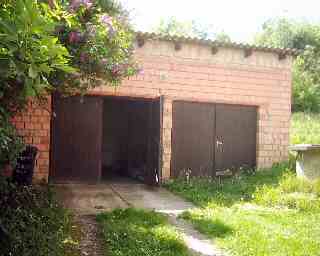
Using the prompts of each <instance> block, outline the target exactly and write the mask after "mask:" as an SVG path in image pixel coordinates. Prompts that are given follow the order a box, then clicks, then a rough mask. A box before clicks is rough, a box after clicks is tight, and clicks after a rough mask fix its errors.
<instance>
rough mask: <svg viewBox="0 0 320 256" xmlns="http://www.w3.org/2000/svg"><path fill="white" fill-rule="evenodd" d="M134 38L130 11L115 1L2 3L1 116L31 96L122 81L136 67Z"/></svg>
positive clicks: (4, 125) (43, 97) (17, 0)
mask: <svg viewBox="0 0 320 256" xmlns="http://www.w3.org/2000/svg"><path fill="white" fill-rule="evenodd" d="M132 40H133V31H132V29H131V27H130V24H129V20H128V13H127V12H126V11H125V10H124V9H123V8H122V7H121V6H120V5H119V4H117V3H116V2H114V1H113V0H72V1H65V0H56V1H55V0H42V1H41V0H2V1H0V115H1V116H0V118H1V119H3V118H2V117H3V115H4V114H5V115H6V117H5V118H6V120H7V119H8V116H9V118H10V116H13V115H14V114H15V113H16V112H17V111H19V110H22V109H23V108H24V107H25V106H26V105H27V102H28V100H29V98H30V97H33V99H34V100H38V101H40V102H41V101H43V100H46V96H47V95H48V94H50V93H52V92H54V91H59V92H61V93H68V94H74V93H83V92H85V91H86V90H88V89H90V88H93V87H96V86H99V85H101V84H102V83H103V84H109V85H118V84H119V83H120V82H121V80H122V79H124V78H126V77H128V76H131V75H133V74H135V72H136V71H137V65H136V63H135V62H134V61H133V59H132V54H133V45H132ZM8 125H9V124H8V122H1V123H0V130H2V131H7V130H8V129H7V128H8V127H7V126H8ZM10 129H11V128H10ZM2 134H4V132H2V133H0V148H4V147H7V146H8V145H2V141H8V140H7V139H6V138H4V137H2ZM12 134H13V133H12ZM9 147H10V145H9ZM8 152H10V150H8ZM10 158H11V157H10Z"/></svg>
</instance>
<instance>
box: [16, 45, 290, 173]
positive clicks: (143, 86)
mask: <svg viewBox="0 0 320 256" xmlns="http://www.w3.org/2000/svg"><path fill="white" fill-rule="evenodd" d="M136 58H137V60H138V61H139V62H140V64H141V65H142V67H143V70H144V72H143V74H140V75H137V76H135V77H132V78H130V79H128V80H126V81H124V82H123V84H122V85H121V86H120V87H117V88H111V87H110V86H108V85H105V86H102V87H100V88H96V89H95V90H93V91H91V92H90V94H95V95H119V96H122V95H123V96H139V97H157V96H160V95H164V99H165V101H164V117H163V123H164V124H163V131H162V138H163V145H164V149H163V151H164V152H163V159H162V161H163V177H164V178H168V177H169V176H170V161H171V127H172V101H174V100H176V99H180V100H181V99H182V100H191V101H200V102H201V101H203V102H217V103H219V102H220V103H229V104H245V105H254V106H258V109H259V110H258V124H257V125H258V131H257V163H258V167H260V168H261V167H268V166H270V165H271V164H272V163H274V162H279V161H282V160H285V159H287V157H288V151H287V147H288V145H289V124H290V109H291V63H292V58H291V57H290V56H288V57H287V58H285V59H282V60H279V58H278V55H277V54H274V53H266V52H253V54H252V55H251V56H249V57H245V54H244V51H243V50H241V49H227V48H219V51H218V52H217V53H216V54H214V55H213V54H212V53H211V48H210V47H209V46H203V45H198V44H186V43H185V44H182V49H181V50H179V51H176V50H175V49H174V44H173V43H172V42H165V41H155V40H150V41H147V42H146V44H145V45H144V46H143V47H141V48H138V47H137V49H136ZM32 111H33V112H30V113H28V114H27V115H25V116H23V117H21V118H22V119H20V121H18V123H17V124H18V126H20V130H21V132H22V133H26V134H24V135H25V136H26V139H27V140H29V141H30V140H33V139H35V142H32V143H35V144H36V145H39V146H40V147H41V150H42V152H41V154H40V157H39V161H40V160H41V159H42V160H41V161H40V162H38V169H37V172H36V173H37V177H38V176H39V177H46V174H47V173H48V147H49V132H50V127H49V114H48V113H47V112H44V111H39V110H38V112H35V111H36V110H32ZM33 118H35V123H34V122H33ZM37 118H41V120H42V121H39V120H40V119H39V120H38V119H37ZM42 118H43V119H42ZM22 120H23V121H22ZM29 123H30V124H29ZM33 124H35V126H34V125H33ZM38 132H41V134H42V135H41V136H40V135H39V133H38ZM30 134H32V135H30ZM41 138H42V140H41Z"/></svg>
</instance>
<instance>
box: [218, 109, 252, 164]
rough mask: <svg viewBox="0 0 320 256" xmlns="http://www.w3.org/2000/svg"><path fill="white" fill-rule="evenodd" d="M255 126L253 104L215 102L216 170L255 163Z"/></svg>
mask: <svg viewBox="0 0 320 256" xmlns="http://www.w3.org/2000/svg"><path fill="white" fill-rule="evenodd" d="M256 127H257V110H256V107H251V106H237V105H222V104H218V105H216V145H215V155H216V170H226V169H239V168H240V167H244V168H248V167H249V168H252V167H254V166H255V164H256Z"/></svg>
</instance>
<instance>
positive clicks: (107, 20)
mask: <svg viewBox="0 0 320 256" xmlns="http://www.w3.org/2000/svg"><path fill="white" fill-rule="evenodd" d="M100 22H101V23H103V24H104V25H112V17H110V16H109V15H108V14H103V15H102V16H101V17H100Z"/></svg>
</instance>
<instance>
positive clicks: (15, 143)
mask: <svg viewBox="0 0 320 256" xmlns="http://www.w3.org/2000/svg"><path fill="white" fill-rule="evenodd" d="M1 110H2V109H1V107H0V124H1V125H0V171H1V170H2V169H3V167H4V166H5V165H6V164H11V165H12V166H14V165H15V162H16V159H17V156H18V154H19V153H20V152H21V151H22V149H23V147H24V144H23V142H22V139H21V138H20V137H19V136H17V134H16V130H15V128H14V127H13V125H12V124H11V123H10V121H9V117H8V116H7V115H5V114H4V113H3V114H1ZM0 174H1V173H0Z"/></svg>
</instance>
